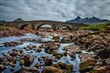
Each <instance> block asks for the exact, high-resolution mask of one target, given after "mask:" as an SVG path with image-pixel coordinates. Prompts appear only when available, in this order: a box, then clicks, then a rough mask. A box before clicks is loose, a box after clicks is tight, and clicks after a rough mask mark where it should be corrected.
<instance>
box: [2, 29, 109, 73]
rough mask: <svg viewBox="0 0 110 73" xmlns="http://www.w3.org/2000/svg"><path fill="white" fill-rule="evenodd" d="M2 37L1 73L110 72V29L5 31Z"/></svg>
mask: <svg viewBox="0 0 110 73" xmlns="http://www.w3.org/2000/svg"><path fill="white" fill-rule="evenodd" d="M13 31H14V32H13ZM0 36H1V37H0V39H1V42H0V44H1V46H0V47H1V49H0V50H1V51H2V52H0V53H1V55H2V56H1V57H0V69H1V71H2V72H4V73H6V72H8V73H11V72H13V73H22V72H26V73H48V72H50V71H51V72H52V73H55V72H59V73H64V72H65V73H72V72H75V73H78V72H80V73H86V72H89V73H104V72H105V73H109V72H110V32H109V30H108V29H107V30H103V31H93V30H77V31H72V32H64V31H51V32H50V31H49V32H47V31H38V30H19V29H16V28H5V29H2V30H1V31H0ZM13 36H14V37H13ZM9 37H11V39H14V40H10V41H9ZM15 38H16V39H15ZM41 41H43V43H42V42H41ZM44 41H45V42H44ZM60 41H66V42H65V43H61V42H60ZM67 41H70V42H69V43H68V42H67ZM6 50H7V52H5V51H6Z"/></svg>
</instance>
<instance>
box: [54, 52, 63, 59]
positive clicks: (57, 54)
mask: <svg viewBox="0 0 110 73" xmlns="http://www.w3.org/2000/svg"><path fill="white" fill-rule="evenodd" d="M53 56H55V58H56V59H60V58H61V57H63V54H62V53H55V54H53Z"/></svg>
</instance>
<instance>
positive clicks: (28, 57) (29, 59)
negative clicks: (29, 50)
mask: <svg viewBox="0 0 110 73" xmlns="http://www.w3.org/2000/svg"><path fill="white" fill-rule="evenodd" d="M33 60H34V57H33V56H31V55H26V56H24V62H25V63H24V65H25V66H30V65H31V64H32V62H33Z"/></svg>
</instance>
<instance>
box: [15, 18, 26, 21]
mask: <svg viewBox="0 0 110 73" xmlns="http://www.w3.org/2000/svg"><path fill="white" fill-rule="evenodd" d="M14 21H15V22H16V21H24V20H23V19H22V18H17V19H15V20H14Z"/></svg>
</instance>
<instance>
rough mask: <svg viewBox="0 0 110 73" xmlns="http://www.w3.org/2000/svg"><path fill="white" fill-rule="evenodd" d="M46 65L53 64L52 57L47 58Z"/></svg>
mask: <svg viewBox="0 0 110 73" xmlns="http://www.w3.org/2000/svg"><path fill="white" fill-rule="evenodd" d="M44 61H45V65H46V66H50V65H52V64H53V63H52V59H50V58H45V60H44Z"/></svg>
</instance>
